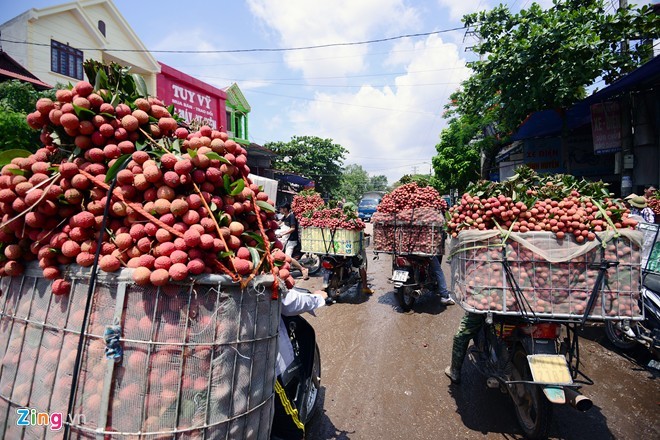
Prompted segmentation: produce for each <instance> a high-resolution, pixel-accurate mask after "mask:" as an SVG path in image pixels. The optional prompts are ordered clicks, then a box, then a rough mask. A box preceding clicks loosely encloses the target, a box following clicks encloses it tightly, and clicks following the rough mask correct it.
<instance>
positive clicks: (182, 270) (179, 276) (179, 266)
mask: <svg viewBox="0 0 660 440" xmlns="http://www.w3.org/2000/svg"><path fill="white" fill-rule="evenodd" d="M169 274H170V278H172V279H173V280H174V281H182V280H184V279H185V278H186V277H187V276H188V267H187V266H186V265H185V264H183V263H175V264H173V265H172V266H171V267H170V269H169Z"/></svg>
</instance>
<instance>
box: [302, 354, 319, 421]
mask: <svg viewBox="0 0 660 440" xmlns="http://www.w3.org/2000/svg"><path fill="white" fill-rule="evenodd" d="M320 383H321V354H320V352H319V346H318V345H316V346H315V347H314V361H313V363H312V374H311V375H310V377H308V378H307V384H306V387H305V388H306V390H307V392H306V393H305V402H303V404H302V408H301V411H300V412H301V414H300V421H301V422H303V423H304V424H305V425H306V424H307V423H308V422H309V421H310V420H311V419H312V418H313V417H314V416H315V415H316V413H317V412H318V411H319V407H320V399H319V388H320Z"/></svg>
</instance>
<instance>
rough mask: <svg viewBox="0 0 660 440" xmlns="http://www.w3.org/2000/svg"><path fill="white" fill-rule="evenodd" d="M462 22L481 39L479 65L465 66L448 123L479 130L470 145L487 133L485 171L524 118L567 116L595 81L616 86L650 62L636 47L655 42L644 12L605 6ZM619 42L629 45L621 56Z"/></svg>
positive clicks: (654, 27) (645, 48) (658, 26)
mask: <svg viewBox="0 0 660 440" xmlns="http://www.w3.org/2000/svg"><path fill="white" fill-rule="evenodd" d="M463 21H464V23H465V24H466V26H468V27H470V28H472V29H473V30H474V33H475V35H476V36H477V38H479V39H480V42H479V43H478V44H476V45H475V46H474V48H473V50H474V51H475V52H476V53H477V54H478V55H480V60H478V61H474V62H471V63H469V64H468V65H469V67H470V68H471V69H472V71H473V72H472V76H471V77H470V78H468V79H467V80H466V81H464V82H463V84H462V86H461V88H460V89H459V90H458V91H457V92H455V93H454V94H453V95H452V96H451V102H450V103H449V104H448V106H447V108H448V110H449V111H448V116H449V117H451V118H452V119H451V120H450V126H451V125H452V124H459V125H460V124H465V123H469V124H472V123H474V124H477V130H475V138H476V137H479V136H480V135H481V132H482V129H484V128H486V127H489V128H490V130H491V131H492V132H493V133H494V136H493V137H494V142H492V145H491V147H490V148H489V149H486V150H485V153H486V161H487V163H488V162H490V160H492V159H493V157H494V155H495V154H496V153H497V150H498V146H499V145H501V142H499V141H502V140H504V139H505V138H506V136H508V135H509V134H510V133H511V132H512V131H514V130H515V129H516V128H517V127H518V126H519V124H520V123H521V122H522V121H523V120H524V119H525V118H526V117H527V116H528V115H529V114H531V113H533V112H535V111H538V110H544V109H558V110H561V109H564V108H567V107H568V106H570V105H572V104H574V103H575V102H577V101H578V100H580V99H582V98H584V96H585V90H586V89H585V88H586V87H588V86H590V85H592V84H594V83H595V82H596V80H598V78H601V77H602V79H603V81H604V82H605V83H609V82H612V81H614V80H616V79H618V78H620V77H621V76H623V75H625V74H626V73H627V72H629V71H631V70H632V69H634V68H635V67H637V66H639V65H640V64H641V63H642V62H644V61H646V60H647V59H648V57H649V55H650V45H649V44H639V43H643V42H645V41H648V40H650V39H652V38H657V37H658V36H660V16H658V15H657V14H654V13H652V10H651V8H649V6H647V5H644V6H642V7H640V8H636V7H633V6H628V7H626V8H619V9H618V10H615V11H613V12H612V13H606V7H605V1H604V0H555V2H554V5H553V6H552V7H550V8H548V9H547V10H543V9H542V8H541V7H540V6H539V5H538V4H535V3H533V4H532V5H531V6H530V7H529V8H528V9H526V10H521V11H520V12H519V13H512V12H511V11H510V10H509V9H508V8H507V7H506V6H504V5H500V6H497V7H495V8H494V9H492V10H490V11H482V12H478V13H474V14H469V15H466V16H464V17H463ZM624 40H630V41H632V42H633V43H632V44H630V47H629V48H627V49H626V50H621V42H622V41H624ZM635 42H637V43H635ZM463 117H467V118H468V120H467V121H466V120H461V119H462V118H463ZM455 130H456V131H457V132H460V131H461V130H459V129H455ZM441 143H442V142H441ZM464 145H468V144H467V143H466V144H464ZM470 154H472V153H470ZM483 174H484V170H482V175H483Z"/></svg>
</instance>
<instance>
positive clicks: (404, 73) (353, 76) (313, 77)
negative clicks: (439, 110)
mask: <svg viewBox="0 0 660 440" xmlns="http://www.w3.org/2000/svg"><path fill="white" fill-rule="evenodd" d="M457 69H465V66H460V67H444V68H442V69H424V70H409V71H403V72H390V73H371V74H364V75H341V76H310V77H305V79H347V78H371V77H374V76H392V75H408V74H410V73H427V72H441V71H445V70H457ZM196 76H198V77H200V78H212V79H221V80H224V81H230V82H232V81H235V82H255V81H300V78H261V79H236V78H223V77H220V76H211V75H196ZM452 84H453V83H452Z"/></svg>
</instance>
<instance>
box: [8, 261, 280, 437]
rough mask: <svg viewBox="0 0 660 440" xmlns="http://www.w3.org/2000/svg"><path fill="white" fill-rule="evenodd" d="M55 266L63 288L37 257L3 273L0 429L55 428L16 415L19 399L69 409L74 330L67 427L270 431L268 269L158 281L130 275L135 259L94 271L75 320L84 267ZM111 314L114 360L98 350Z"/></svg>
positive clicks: (272, 314)
mask: <svg viewBox="0 0 660 440" xmlns="http://www.w3.org/2000/svg"><path fill="white" fill-rule="evenodd" d="M63 273H64V274H65V276H66V277H67V279H69V280H71V282H72V287H71V292H70V293H69V294H68V295H61V296H56V295H53V294H52V293H51V290H50V286H51V282H50V281H49V280H46V279H44V278H43V276H42V273H41V270H40V269H39V268H38V267H36V265H34V266H32V267H30V268H29V269H28V271H27V272H26V273H25V275H24V276H21V277H13V278H9V277H3V278H2V279H1V280H0V288H1V289H2V296H1V297H0V360H1V361H2V364H1V365H2V366H1V367H0V438H7V439H9V438H62V431H61V430H60V431H52V430H51V429H50V427H49V426H17V417H18V415H17V411H16V410H17V408H34V409H36V410H37V411H38V412H43V413H50V414H51V415H52V414H54V413H59V414H61V415H62V416H63V419H62V420H66V418H67V410H68V405H69V393H70V390H71V386H72V375H73V368H74V361H75V357H76V354H77V351H78V341H79V339H80V337H81V336H80V335H81V333H82V334H83V338H84V339H83V352H82V363H81V368H80V375H79V376H78V380H77V385H78V387H77V393H76V395H75V402H74V405H73V408H74V409H73V414H69V416H68V417H70V420H71V425H70V433H71V438H74V439H78V438H84V439H96V438H99V436H100V438H105V439H128V438H131V439H133V438H136V439H137V438H140V439H161V438H189V439H193V438H223V439H224V438H232V439H264V440H266V439H268V438H269V434H270V426H271V417H272V411H273V405H274V400H273V389H274V382H275V361H276V356H277V330H278V323H279V313H280V308H279V304H280V303H279V301H277V300H272V299H271V292H270V291H271V286H272V282H273V278H272V276H258V277H257V278H255V280H254V281H253V282H252V283H251V284H250V285H249V286H248V287H247V288H246V289H245V290H241V289H240V287H239V286H237V285H236V284H234V283H233V282H232V281H231V280H230V279H229V278H228V277H225V276H220V275H203V276H199V277H196V278H195V279H194V282H193V283H188V284H177V285H168V286H164V287H160V288H156V287H154V286H147V287H140V286H137V285H135V284H134V283H133V281H132V279H131V274H132V270H131V269H123V270H121V271H120V272H117V273H113V274H107V273H105V272H99V274H98V278H97V283H96V285H95V289H94V294H93V300H92V304H91V310H90V315H89V320H88V326H87V328H86V329H81V326H82V320H83V316H84V309H85V303H86V300H87V292H88V288H89V279H90V275H91V270H89V269H86V268H85V269H83V268H80V267H78V266H70V267H68V268H65V269H64V271H63ZM112 324H118V325H119V326H120V331H121V339H120V345H121V347H122V348H123V356H122V357H121V358H120V359H119V360H118V362H114V361H113V360H111V359H106V357H105V342H104V339H103V335H104V331H105V329H106V326H108V325H112Z"/></svg>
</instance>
